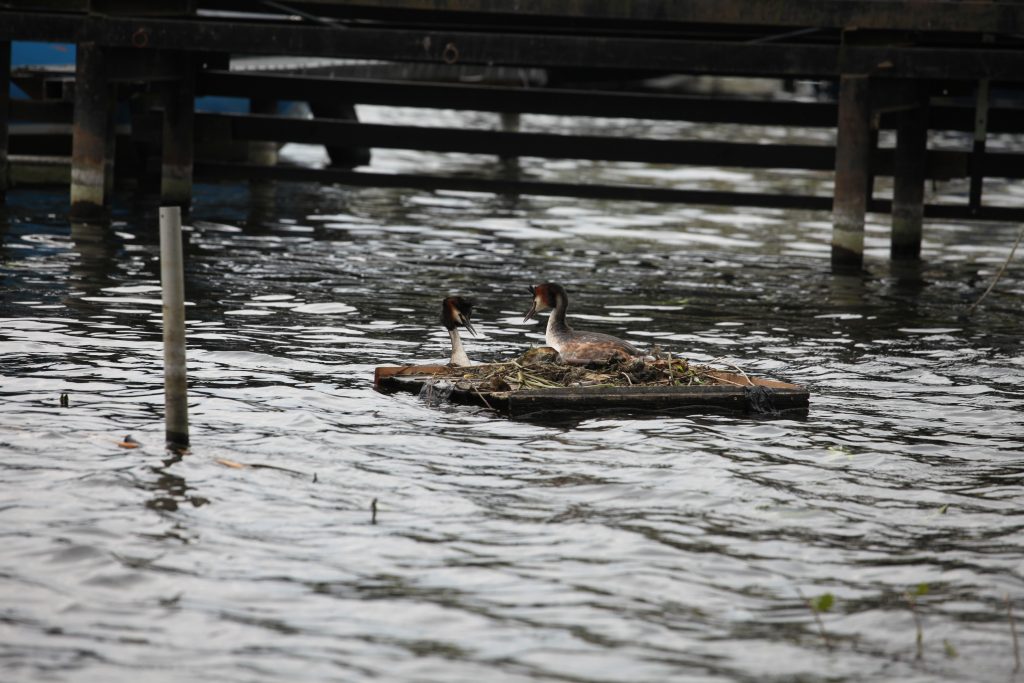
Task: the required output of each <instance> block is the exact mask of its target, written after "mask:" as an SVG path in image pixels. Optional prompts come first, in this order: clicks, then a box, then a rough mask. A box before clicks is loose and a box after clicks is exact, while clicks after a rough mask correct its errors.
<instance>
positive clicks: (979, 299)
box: [967, 225, 1024, 315]
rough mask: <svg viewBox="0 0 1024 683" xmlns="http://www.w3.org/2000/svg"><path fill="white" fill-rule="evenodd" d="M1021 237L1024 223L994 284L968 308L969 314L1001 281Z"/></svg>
mask: <svg viewBox="0 0 1024 683" xmlns="http://www.w3.org/2000/svg"><path fill="white" fill-rule="evenodd" d="M1021 237H1024V225H1022V226H1021V227H1020V232H1018V233H1017V241H1016V242H1014V243H1013V249H1010V253H1009V255H1008V256H1007V257H1006V260H1005V261H1003V265H1001V266H1000V267H999V272H998V273H996V276H995V278H993V280H992V284H990V285H989V286H988V289H986V290H985V292H984V293H983V294H982V295H981V296H980V297H978V300H977V301H975V302H974V303H973V304H971V307H970V308H968V309H967V315H970V314H971V313H974V309H975V308H977V307H978V304H980V303H981V302H982V301H984V299H985V297H986V296H988V293H989V292H991V291H992V288H993V287H995V286H996V283H997V282H999V278H1001V277H1002V276H1003V271H1005V270H1006V266H1008V265H1009V263H1010V260H1011V259H1013V253H1014V252H1015V251H1017V245H1018V244H1020V239H1021Z"/></svg>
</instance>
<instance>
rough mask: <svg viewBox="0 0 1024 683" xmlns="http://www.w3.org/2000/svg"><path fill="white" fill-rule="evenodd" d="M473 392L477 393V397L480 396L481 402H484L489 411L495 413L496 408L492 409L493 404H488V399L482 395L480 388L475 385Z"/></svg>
mask: <svg viewBox="0 0 1024 683" xmlns="http://www.w3.org/2000/svg"><path fill="white" fill-rule="evenodd" d="M473 391H475V392H476V395H477V396H479V397H480V400H481V401H483V402H484V405H485V406H487V410H490V411H492V412H493V411H494V408H492V407H491V404H490V403H488V402H487V399H486V398H484V395H483V394H481V393H480V388H479V387H477V386H476V385H473Z"/></svg>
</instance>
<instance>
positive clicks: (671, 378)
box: [435, 353, 733, 392]
mask: <svg viewBox="0 0 1024 683" xmlns="http://www.w3.org/2000/svg"><path fill="white" fill-rule="evenodd" d="M718 374H721V373H720V372H719V373H718ZM435 377H436V378H438V379H442V378H443V379H447V380H448V381H450V382H453V383H454V384H456V385H457V386H459V385H463V384H465V385H466V388H470V387H472V388H473V389H476V390H477V391H488V392H492V391H519V390H522V389H527V390H528V389H564V388H569V387H630V386H643V387H687V386H710V385H720V384H733V382H729V381H727V380H725V379H723V378H722V377H720V376H716V371H715V370H714V369H713V368H709V367H704V366H699V365H692V364H690V363H689V362H688V361H686V360H684V359H681V358H666V359H656V360H652V359H641V358H630V359H618V358H616V359H613V360H611V361H609V362H608V363H602V364H590V365H585V366H579V365H566V364H564V363H560V362H557V361H553V360H551V359H549V358H547V357H541V358H537V357H536V356H535V355H531V354H529V353H527V354H525V355H524V356H521V357H519V358H516V359H513V360H509V361H504V362H500V363H488V364H486V365H474V366H471V367H449V368H447V371H446V372H444V373H440V374H438V375H435Z"/></svg>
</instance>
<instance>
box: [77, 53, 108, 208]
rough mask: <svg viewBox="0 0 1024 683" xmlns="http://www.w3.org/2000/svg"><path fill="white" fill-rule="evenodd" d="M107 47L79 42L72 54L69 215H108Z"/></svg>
mask: <svg viewBox="0 0 1024 683" xmlns="http://www.w3.org/2000/svg"><path fill="white" fill-rule="evenodd" d="M109 107H110V93H109V84H108V80H107V64H106V50H105V49H104V48H102V47H100V46H99V45H96V44H95V43H79V45H78V49H77V53H76V57H75V113H74V128H73V132H72V142H71V218H72V219H77V220H83V221H91V220H101V219H105V218H106V217H107V205H108V202H109V199H110V198H109V196H108V195H107V194H106V192H105V190H106V177H107V171H106V164H107V158H106V157H107V149H108V143H107V136H109V135H113V131H112V130H109V125H110V121H111V117H110V114H109V112H108V108H109Z"/></svg>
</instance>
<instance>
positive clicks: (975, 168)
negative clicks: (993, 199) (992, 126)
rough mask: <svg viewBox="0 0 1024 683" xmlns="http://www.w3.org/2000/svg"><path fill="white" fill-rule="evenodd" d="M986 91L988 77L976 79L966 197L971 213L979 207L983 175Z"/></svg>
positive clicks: (986, 117) (987, 90)
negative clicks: (968, 192) (969, 175)
mask: <svg viewBox="0 0 1024 683" xmlns="http://www.w3.org/2000/svg"><path fill="white" fill-rule="evenodd" d="M988 92H989V83H988V79H987V78H983V79H981V80H980V81H978V92H977V98H976V101H975V107H974V146H973V148H972V150H971V163H970V173H971V188H970V195H969V198H968V206H969V207H970V209H971V213H977V212H978V210H979V209H981V188H982V184H983V183H984V176H985V173H984V170H985V140H986V138H987V136H988V100H989V96H988Z"/></svg>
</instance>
